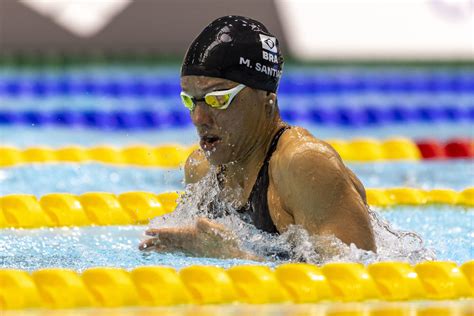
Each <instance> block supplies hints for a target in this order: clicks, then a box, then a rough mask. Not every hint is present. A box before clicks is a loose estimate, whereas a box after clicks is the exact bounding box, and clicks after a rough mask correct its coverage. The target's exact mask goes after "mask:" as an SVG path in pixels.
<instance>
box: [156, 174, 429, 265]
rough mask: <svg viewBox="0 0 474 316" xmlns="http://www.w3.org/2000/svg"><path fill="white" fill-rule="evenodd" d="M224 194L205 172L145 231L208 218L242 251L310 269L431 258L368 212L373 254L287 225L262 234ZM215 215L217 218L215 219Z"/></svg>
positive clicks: (413, 239)
mask: <svg viewBox="0 0 474 316" xmlns="http://www.w3.org/2000/svg"><path fill="white" fill-rule="evenodd" d="M229 194H235V192H229V191H226V190H220V189H219V185H218V179H217V171H216V169H215V168H212V167H211V170H210V172H208V174H207V175H206V176H205V177H204V178H203V179H202V180H201V181H199V182H197V183H195V184H190V185H187V186H186V190H185V193H184V194H183V195H182V197H181V198H180V201H179V203H178V206H177V208H176V210H175V211H174V212H172V213H170V214H167V215H164V216H161V217H159V218H156V219H154V220H153V221H152V223H151V226H152V227H155V228H163V227H180V226H187V225H194V224H195V222H196V219H197V218H198V217H208V218H213V220H215V221H217V222H218V223H221V224H222V225H224V226H225V227H227V228H228V229H229V230H231V231H232V232H234V234H235V235H236V236H237V238H238V240H239V242H240V246H241V248H242V249H243V250H246V251H248V252H250V253H253V254H255V255H257V256H260V257H264V258H266V259H268V260H276V261H302V262H308V263H315V264H324V263H327V262H334V261H344V262H360V263H364V264H369V263H373V262H378V261H388V260H396V261H406V262H409V263H417V262H420V261H425V260H433V259H435V254H434V252H433V251H432V250H430V249H428V248H426V247H425V246H424V243H423V240H422V239H421V237H420V236H419V235H417V234H416V233H414V232H407V231H397V230H395V229H394V228H393V227H391V225H390V224H389V223H388V222H387V221H385V220H384V219H382V218H381V217H380V215H379V214H378V213H377V212H376V211H374V210H369V215H370V218H371V223H372V226H373V230H374V235H375V241H376V245H377V253H374V252H372V251H366V250H362V249H358V248H357V247H356V246H355V245H354V244H351V245H346V244H344V243H343V242H342V241H340V240H339V239H337V238H336V237H334V236H310V235H309V234H308V232H307V231H306V230H305V229H303V228H302V227H301V226H298V225H291V226H290V227H289V228H288V230H287V231H286V232H284V233H283V234H280V235H272V234H269V233H266V232H263V231H261V230H259V229H257V228H256V227H255V226H253V225H251V224H249V223H248V222H247V221H246V219H245V218H244V217H243V216H242V214H239V213H238V212H237V209H236V205H235V204H233V203H229V202H224V201H225V200H226V199H225V198H224V197H226V196H227V197H228V196H229ZM211 205H213V210H212V211H210V206H211ZM216 212H217V213H218V214H219V215H218V216H217V217H216V216H215V213H216Z"/></svg>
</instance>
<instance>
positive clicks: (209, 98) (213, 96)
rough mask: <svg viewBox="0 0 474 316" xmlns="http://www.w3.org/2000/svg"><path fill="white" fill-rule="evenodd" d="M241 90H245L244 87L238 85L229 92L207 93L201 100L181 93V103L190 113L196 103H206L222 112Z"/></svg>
mask: <svg viewBox="0 0 474 316" xmlns="http://www.w3.org/2000/svg"><path fill="white" fill-rule="evenodd" d="M243 88H245V85H243V84H239V85H238V86H236V87H234V88H232V89H229V90H221V91H213V92H209V93H207V94H206V95H205V96H204V98H202V99H196V98H195V97H192V96H190V95H189V94H186V93H185V92H183V91H181V101H183V104H184V106H185V107H187V108H188V109H189V110H190V111H193V110H194V108H195V107H196V102H200V101H204V102H206V104H207V105H209V106H210V107H212V108H214V109H219V110H224V109H227V107H228V106H229V104H230V103H231V102H232V100H233V99H234V97H235V96H236V95H237V94H238V93H239V92H240V91H241V90H242V89H243Z"/></svg>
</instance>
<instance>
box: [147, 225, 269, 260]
mask: <svg viewBox="0 0 474 316" xmlns="http://www.w3.org/2000/svg"><path fill="white" fill-rule="evenodd" d="M145 234H146V235H148V236H151V238H149V239H146V240H145V241H143V242H142V243H141V244H140V246H139V249H140V250H144V251H158V252H184V253H186V254H189V255H193V256H198V257H213V258H241V259H249V260H259V259H260V258H258V257H256V256H254V255H251V254H249V253H246V252H243V251H242V250H240V247H239V244H238V242H237V237H236V236H235V235H234V234H233V233H232V232H231V231H229V230H228V229H227V228H225V227H224V226H223V225H221V224H219V223H216V222H213V221H211V220H209V219H207V218H202V217H201V218H198V219H197V221H196V224H195V225H194V226H184V227H171V228H150V229H148V230H147V231H146V232H145Z"/></svg>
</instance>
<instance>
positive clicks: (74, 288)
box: [0, 260, 474, 310]
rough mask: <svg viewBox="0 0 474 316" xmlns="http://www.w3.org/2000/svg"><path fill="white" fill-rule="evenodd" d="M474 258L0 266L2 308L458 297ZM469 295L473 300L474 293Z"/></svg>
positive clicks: (469, 281)
mask: <svg viewBox="0 0 474 316" xmlns="http://www.w3.org/2000/svg"><path fill="white" fill-rule="evenodd" d="M473 281H474V260H471V261H468V262H465V263H464V264H462V265H460V266H458V265H456V263H454V262H449V261H427V262H422V263H418V264H416V265H415V266H412V265H410V264H408V263H405V262H379V263H373V264H370V265H368V266H367V267H364V266H363V265H362V264H359V263H328V264H325V265H323V266H322V267H318V266H316V265H310V264H303V263H290V264H283V265H280V266H278V267H277V268H276V269H271V268H269V267H267V266H259V265H245V266H235V267H232V268H229V269H227V270H226V269H223V268H219V267H216V266H190V267H186V268H183V269H181V270H180V271H176V270H174V269H173V268H170V267H163V266H147V267H137V268H134V269H132V270H131V271H127V270H124V269H120V268H107V267H98V268H90V269H87V270H85V271H84V272H82V273H80V274H79V273H77V272H75V271H73V270H68V269H41V270H37V271H33V272H32V273H31V274H30V273H28V272H26V271H22V270H15V269H0V284H1V285H2V288H3V289H2V291H1V292H0V309H3V310H14V309H26V308H46V309H59V308H61V309H66V308H81V307H108V308H111V307H126V306H170V305H181V304H200V305H203V304H230V303H246V304H272V303H273V304H274V303H297V304H298V303H316V302H324V301H327V302H364V301H413V300H457V299H461V298H465V299H469V298H472V297H473V295H474V283H473ZM471 303H472V300H471Z"/></svg>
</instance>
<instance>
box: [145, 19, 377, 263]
mask: <svg viewBox="0 0 474 316" xmlns="http://www.w3.org/2000/svg"><path fill="white" fill-rule="evenodd" d="M282 68H283V57H282V55H281V52H280V48H279V45H278V40H277V39H276V38H275V37H274V36H273V35H272V34H270V33H269V32H268V30H267V29H266V27H265V26H264V25H263V24H262V23H260V22H258V21H255V20H252V19H249V18H245V17H240V16H226V17H222V18H219V19H217V20H215V21H213V22H212V23H211V24H209V25H208V26H207V27H206V28H205V29H204V30H203V31H202V32H201V34H200V35H199V36H198V37H197V38H196V39H195V40H194V41H193V43H192V44H191V46H190V47H189V49H188V51H187V53H186V56H185V59H184V62H183V66H182V70H181V87H182V91H183V92H182V93H181V98H182V101H183V103H184V105H185V106H186V107H187V108H188V109H189V110H190V115H191V118H192V121H193V123H194V125H195V126H196V129H197V132H198V134H199V137H200V147H201V148H200V149H198V150H196V151H194V152H193V153H192V154H191V155H190V157H189V158H188V160H187V162H186V165H185V181H186V183H187V184H191V183H196V182H198V181H199V180H201V179H202V178H203V177H204V176H206V175H207V174H208V172H210V168H211V166H213V167H215V168H216V169H217V170H218V172H217V179H218V181H217V185H218V186H219V189H220V190H226V189H227V191H226V192H234V193H235V192H238V193H236V194H229V195H228V196H227V197H226V196H223V197H222V196H221V197H220V198H222V199H229V200H232V201H228V202H232V203H233V204H234V205H239V207H238V211H237V212H238V213H239V214H242V215H243V216H242V217H243V218H245V219H246V221H247V222H249V223H251V224H253V225H255V227H256V228H258V229H260V230H263V231H265V232H268V233H272V234H280V233H283V232H285V231H286V230H287V228H288V227H289V226H290V225H300V226H301V227H303V228H304V229H306V230H307V232H308V233H309V234H310V235H317V236H326V235H333V236H335V237H337V238H338V239H340V240H341V241H343V242H344V243H346V244H348V245H349V244H355V245H356V246H357V247H358V248H360V249H364V250H371V251H375V250H376V247H375V241H374V235H373V231H372V227H371V224H370V219H369V214H368V206H367V201H366V196H365V190H364V187H363V185H362V183H361V182H360V181H359V179H357V177H356V176H355V175H354V174H353V173H352V172H351V171H350V170H349V169H348V168H347V167H346V166H345V165H344V163H343V162H342V160H341V158H340V156H339V155H338V154H337V152H336V151H335V150H334V149H333V148H332V147H331V146H330V145H328V144H327V143H325V142H323V141H321V140H318V139H316V138H315V137H313V136H312V135H311V134H310V133H309V132H308V131H306V130H305V129H303V128H301V127H294V126H291V127H290V126H289V125H288V124H286V123H285V122H284V121H282V119H281V118H280V114H279V110H278V105H277V96H276V92H277V88H278V84H279V81H280V77H281V73H282ZM211 204H212V203H211ZM209 207H210V208H211V209H212V205H210V206H209ZM211 213H212V212H211ZM216 216H217V214H216ZM146 234H147V235H148V236H150V238H149V239H147V240H145V241H144V242H142V243H141V245H140V249H142V250H155V251H163V252H174V251H179V252H185V253H187V254H191V255H196V256H203V257H218V258H247V259H249V258H250V259H256V257H255V256H253V255H252V254H249V253H247V252H245V251H243V250H242V249H240V247H239V242H238V240H237V239H236V236H235V235H233V233H232V232H231V231H229V230H228V229H227V228H225V227H224V226H223V225H221V224H218V223H216V222H215V221H214V220H213V219H212V218H199V219H198V220H197V222H196V224H195V225H193V226H183V227H178V228H176V227H173V228H158V229H149V230H147V232H146ZM328 247H330V246H329V243H328ZM327 250H328V251H329V252H330V251H331V250H330V249H327Z"/></svg>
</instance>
